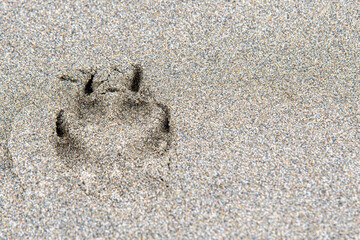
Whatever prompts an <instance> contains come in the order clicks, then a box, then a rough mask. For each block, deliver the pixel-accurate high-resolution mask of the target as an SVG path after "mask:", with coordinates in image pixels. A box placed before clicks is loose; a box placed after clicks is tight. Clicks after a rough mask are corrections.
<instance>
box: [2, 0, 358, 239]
mask: <svg viewBox="0 0 360 240" xmlns="http://www.w3.org/2000/svg"><path fill="white" fill-rule="evenodd" d="M0 10H1V11H0V52H1V53H2V57H1V58H0V100H1V103H2V104H0V123H1V125H0V137H1V139H2V144H1V146H2V149H3V150H1V161H2V162H1V163H0V166H1V169H2V170H1V172H0V179H1V185H2V186H1V187H0V214H1V215H0V217H1V218H0V238H5V239H17V238H26V239H29V238H37V239H38V238H75V237H76V238H85V237H87V238H125V239H134V238H146V239H167V238H180V239H183V238H184V239H200V238H201V239H239V238H246V239H249V238H252V239H277V238H284V239H287V238H290V239H304V238H305V239H328V238H334V239H347V238H349V239H350V238H359V237H360V236H359V235H360V228H359V224H360V220H359V214H360V208H359V201H360V198H359V196H360V187H359V186H360V184H359V180H360V176H359V173H360V171H359V170H360V169H359V141H360V137H359V136H360V135H359V127H358V126H359V103H360V101H359V90H360V89H359V88H360V82H359V70H358V69H359V64H360V59H359V57H358V56H359V44H358V42H359V41H358V39H359V31H358V30H359V27H360V18H359V11H360V5H359V4H357V3H352V2H351V3H350V2H328V1H317V2H316V3H314V2H311V3H307V2H306V3H305V2H299V1H290V2H286V3H283V4H282V3H277V2H275V1H271V2H269V3H266V4H257V3H250V2H247V3H242V2H240V1H218V2H217V3H212V2H207V3H205V2H204V3H198V2H183V1H175V2H172V3H167V2H160V1H159V2H158V1H154V2H151V3H148V2H146V1H144V2H138V1H126V3H116V4H115V3H113V2H111V1H96V2H94V1H76V2H74V1H71V2H70V1H69V2H62V3H59V2H57V1H53V2H51V1H48V3H46V4H45V3H43V2H42V1H38V2H35V1H17V2H16V3H14V2H11V1H2V2H1V3H0ZM123 60H126V61H130V62H134V63H140V64H141V65H142V67H143V69H144V79H145V81H146V83H147V85H148V86H149V87H150V89H151V90H152V91H153V92H154V94H155V96H156V97H157V98H158V99H160V100H161V101H163V102H166V103H167V105H168V106H169V107H170V109H171V115H172V124H173V125H174V127H175V129H176V136H177V140H176V143H177V148H176V155H177V160H176V166H177V168H176V170H174V172H173V174H174V176H176V178H175V179H176V182H173V183H172V184H173V185H174V186H176V187H174V188H173V189H172V191H169V192H164V193H159V194H158V195H157V196H156V197H149V198H146V197H144V196H146V194H145V195H142V194H140V193H138V192H134V193H133V195H132V196H131V198H130V199H126V201H125V200H124V201H123V202H120V203H118V204H116V205H115V206H114V204H111V203H108V202H102V201H98V200H97V199H93V198H91V197H87V196H85V195H82V193H81V192H79V191H77V190H74V191H72V192H69V193H68V194H65V195H61V197H56V196H55V197H53V196H49V197H48V198H47V197H42V198H36V197H31V196H32V195H29V196H30V197H29V196H24V195H23V194H22V193H23V192H24V188H26V185H27V184H26V182H21V181H20V180H19V176H15V175H14V173H13V171H12V170H11V161H10V160H9V159H11V157H13V156H10V155H9V153H8V152H7V150H6V149H7V145H8V142H9V139H11V137H12V132H14V130H12V126H19V124H18V125H16V124H15V125H14V124H12V122H13V121H16V122H17V123H19V121H20V122H21V116H22V115H18V113H19V112H20V111H22V109H24V108H25V107H27V106H30V105H35V106H37V107H38V108H39V109H49V108H48V107H47V106H51V105H54V104H57V101H58V100H59V99H58V92H57V89H58V88H57V86H56V84H57V77H58V76H59V73H60V72H61V71H62V70H64V69H68V68H74V69H75V68H78V67H82V66H91V65H97V64H98V65H101V64H108V63H113V62H117V61H123ZM28 109H29V108H28ZM30 109H31V108H30ZM29 111H31V110H29ZM44 111H47V110H44ZM28 115H31V114H30V113H29V114H28ZM45 115H46V113H45ZM14 119H16V120H14ZM42 124H43V123H42V122H38V123H36V124H35V125H34V126H37V128H36V129H39V128H41V126H42ZM23 125H26V121H25V122H24V123H23ZM25 127H26V126H25ZM44 131H45V130H44V129H42V130H41V129H40V130H39V132H38V133H35V135H36V134H38V135H41V134H42V132H44ZM24 139H25V140H24V143H23V144H24V149H26V147H27V146H28V145H27V144H29V142H28V141H29V139H28V138H27V140H26V138H24ZM41 139H43V138H42V136H38V137H37V138H36V140H34V141H38V143H39V145H36V146H38V147H39V149H37V150H36V151H35V150H34V154H36V153H37V154H39V155H41V154H42V157H44V153H46V151H47V150H46V144H44V142H43V141H42V140H41ZM30 143H31V144H34V142H32V140H31V141H30ZM18 144H20V145H21V144H22V143H21V142H20V143H18ZM11 149H13V150H12V151H13V154H14V155H17V156H16V157H22V156H21V153H22V152H26V151H25V150H23V149H19V151H18V152H14V151H15V150H14V148H11ZM23 157H24V158H29V157H32V156H23ZM45 157H46V156H45ZM20 178H21V176H20ZM49 187H51V186H49ZM30 192H31V191H30ZM34 192H36V189H34Z"/></svg>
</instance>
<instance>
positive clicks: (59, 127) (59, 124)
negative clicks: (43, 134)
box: [56, 110, 65, 138]
mask: <svg viewBox="0 0 360 240" xmlns="http://www.w3.org/2000/svg"><path fill="white" fill-rule="evenodd" d="M63 116H64V110H60V112H59V114H58V115H57V117H56V134H57V135H58V136H59V137H61V138H62V137H64V135H65V129H64V120H63Z"/></svg>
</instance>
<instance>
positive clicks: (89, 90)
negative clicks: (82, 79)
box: [84, 74, 95, 95]
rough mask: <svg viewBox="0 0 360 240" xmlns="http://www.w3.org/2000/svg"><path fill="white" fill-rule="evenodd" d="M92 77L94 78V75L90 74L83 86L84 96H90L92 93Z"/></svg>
mask: <svg viewBox="0 0 360 240" xmlns="http://www.w3.org/2000/svg"><path fill="white" fill-rule="evenodd" d="M94 76H95V74H91V77H90V79H89V81H88V82H87V83H86V85H85V89H84V92H85V94H86V95H90V94H91V93H92V92H93V91H94V90H93V88H92V84H93V80H94Z"/></svg>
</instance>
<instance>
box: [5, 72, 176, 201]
mask: <svg viewBox="0 0 360 240" xmlns="http://www.w3.org/2000/svg"><path fill="white" fill-rule="evenodd" d="M59 83H60V84H61V85H64V86H66V87H64V88H63V90H62V91H61V92H59V94H61V96H62V97H61V98H62V103H61V104H59V106H60V107H58V108H56V107H55V110H53V111H52V113H51V114H46V113H45V114H44V113H42V112H41V111H42V110H36V111H35V109H34V107H28V109H27V110H25V111H23V115H27V117H22V118H20V119H19V121H17V122H16V124H15V127H14V126H13V134H12V135H13V136H14V137H16V138H14V137H13V139H12V149H13V152H15V153H14V154H15V155H18V156H15V157H14V159H15V160H14V166H15V167H14V168H15V171H16V173H17V174H18V175H19V177H20V179H21V178H22V176H23V181H25V182H28V183H30V182H31V183H33V184H35V185H36V187H37V186H38V185H42V186H50V185H51V186H50V187H51V188H61V183H62V182H63V183H64V182H71V183H72V184H73V185H76V186H77V187H78V188H80V189H81V190H82V192H84V193H86V194H87V195H91V196H95V197H98V198H112V199H117V198H121V196H123V195H124V194H128V193H131V192H139V191H140V192H141V191H157V190H159V189H166V188H167V187H168V184H169V177H170V171H171V154H170V152H171V151H172V150H173V141H174V139H173V125H172V121H171V116H170V109H169V107H167V105H165V104H163V103H161V102H159V101H157V100H156V99H155V98H154V96H153V95H152V93H151V92H150V91H149V89H148V88H147V87H146V86H145V84H144V83H143V72H142V69H141V67H140V66H138V65H129V66H128V67H124V68H122V69H120V67H106V68H92V69H80V70H71V71H68V72H67V73H65V74H62V75H61V76H60V77H59ZM29 108H30V109H29ZM39 115H46V117H44V118H45V119H43V120H41V119H37V120H35V119H36V118H38V116H39ZM26 125H31V127H30V128H24V126H26ZM25 135H26V136H27V137H26V138H27V139H28V140H24V139H22V138H24V136H25ZM29 138H30V139H29ZM20 142H23V143H22V144H21V143H20ZM24 142H25V143H24ZM26 144H27V145H29V146H28V147H27V145H26ZM40 145H41V146H40ZM19 148H22V149H25V150H23V151H25V152H26V155H27V156H28V157H27V158H24V157H22V156H19V155H24V152H23V153H21V150H20V151H19ZM26 149H28V150H26ZM45 149H47V150H45ZM39 152H42V154H39ZM39 155H40V156H39ZM43 159H47V160H43ZM24 178H25V179H24ZM54 179H57V181H55V180H54ZM55 182H56V183H55ZM36 187H35V188H36Z"/></svg>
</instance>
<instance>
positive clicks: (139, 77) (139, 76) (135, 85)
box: [130, 65, 143, 92]
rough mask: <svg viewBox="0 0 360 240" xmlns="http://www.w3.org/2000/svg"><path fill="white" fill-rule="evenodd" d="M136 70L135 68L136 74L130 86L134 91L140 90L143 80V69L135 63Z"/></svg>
mask: <svg viewBox="0 0 360 240" xmlns="http://www.w3.org/2000/svg"><path fill="white" fill-rule="evenodd" d="M134 67H135V70H134V76H133V78H132V80H131V86H130V90H131V91H133V92H138V91H139V89H140V83H141V80H142V75H143V74H142V69H141V67H140V66H139V65H135V66H134Z"/></svg>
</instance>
